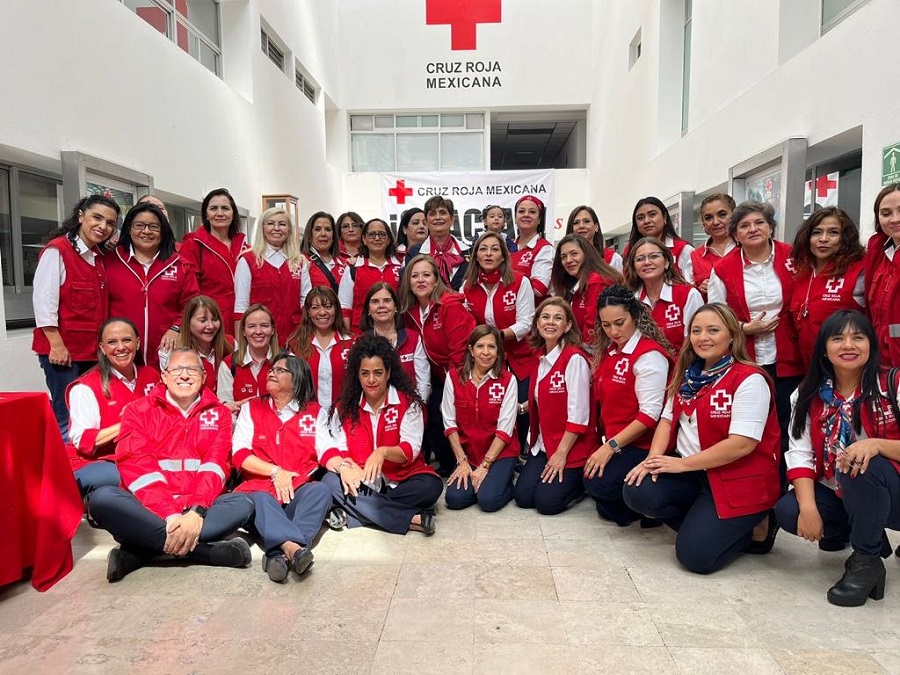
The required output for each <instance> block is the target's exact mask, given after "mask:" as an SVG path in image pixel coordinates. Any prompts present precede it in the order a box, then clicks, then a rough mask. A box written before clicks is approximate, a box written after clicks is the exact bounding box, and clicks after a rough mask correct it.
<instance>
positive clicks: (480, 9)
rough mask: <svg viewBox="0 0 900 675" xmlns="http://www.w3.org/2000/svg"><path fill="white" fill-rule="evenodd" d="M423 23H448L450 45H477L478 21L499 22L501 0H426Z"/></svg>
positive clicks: (467, 47) (457, 48) (465, 48)
mask: <svg viewBox="0 0 900 675" xmlns="http://www.w3.org/2000/svg"><path fill="white" fill-rule="evenodd" d="M425 23H426V24H427V25H429V26H434V25H449V26H450V49H452V50H453V51H468V50H473V49H475V48H476V47H477V42H476V31H477V28H478V24H480V23H500V0H425Z"/></svg>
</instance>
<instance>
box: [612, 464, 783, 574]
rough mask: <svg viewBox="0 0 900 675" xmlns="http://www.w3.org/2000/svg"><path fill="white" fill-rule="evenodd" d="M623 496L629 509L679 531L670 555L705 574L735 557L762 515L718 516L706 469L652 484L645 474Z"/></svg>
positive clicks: (669, 475)
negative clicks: (673, 553)
mask: <svg viewBox="0 0 900 675" xmlns="http://www.w3.org/2000/svg"><path fill="white" fill-rule="evenodd" d="M622 494H623V496H624V497H625V503H626V504H628V506H629V507H630V508H632V509H633V510H635V511H637V512H638V513H641V514H643V515H645V516H647V517H649V518H657V519H659V520H661V521H663V522H664V523H665V524H666V525H668V526H669V527H671V528H672V529H673V530H675V531H676V532H678V536H677V537H676V539H675V556H676V557H677V558H678V562H680V563H681V564H682V565H684V566H685V567H686V568H687V569H688V570H690V571H691V572H696V573H697V574H710V573H712V572H715V571H717V570H720V569H722V568H723V567H725V566H726V565H727V564H728V563H730V562H731V561H732V560H734V559H735V558H737V557H738V556H739V555H740V554H741V552H742V551H743V550H744V549H745V548H747V545H748V544H749V543H750V539H751V537H752V535H753V528H754V527H755V526H756V525H757V524H758V523H760V522H762V520H763V519H764V518H765V517H766V513H767V511H761V512H760V513H754V514H751V515H749V516H737V517H735V518H719V515H718V514H717V513H716V505H715V502H714V501H713V496H712V492H711V491H710V488H709V481H708V480H707V479H706V472H705V471H691V472H689V473H664V474H660V475H659V479H658V480H657V481H656V482H654V481H653V480H651V478H650V476H646V477H645V478H644V480H643V481H642V482H641V484H640V485H626V486H625V488H624V490H623V491H622Z"/></svg>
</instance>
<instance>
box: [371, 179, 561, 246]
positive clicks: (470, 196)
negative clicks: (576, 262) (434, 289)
mask: <svg viewBox="0 0 900 675" xmlns="http://www.w3.org/2000/svg"><path fill="white" fill-rule="evenodd" d="M553 177H554V172H553V170H552V169H548V170H541V171H479V172H458V173H438V172H435V173H407V174H396V173H383V174H381V210H382V215H383V216H384V218H386V219H387V220H388V222H389V223H390V224H391V227H392V228H393V229H394V231H395V232H396V231H397V227H398V225H399V224H400V218H401V217H402V216H403V212H404V211H406V210H407V209H410V208H413V207H415V206H417V207H419V208H422V207H423V206H424V205H425V202H426V201H428V199H429V198H430V197H433V196H435V195H440V196H441V197H444V198H445V199H449V200H451V201H452V202H453V207H454V211H455V213H454V216H455V218H454V223H453V229H452V233H453V236H454V237H456V238H457V239H459V240H460V241H462V242H465V243H466V244H467V245H470V244H472V243H474V242H475V240H476V239H477V238H478V235H480V234H481V231H482V230H483V229H484V228H483V226H482V223H481V211H482V209H484V207H485V206H487V205H488V204H495V205H497V206H502V207H503V208H504V209H507V219H506V220H507V226H508V228H509V229H508V230H507V232H508V234H509V235H510V236H511V237H513V238H515V231H514V229H513V228H514V223H513V218H512V210H513V207H514V206H515V204H516V202H517V201H518V199H519V198H520V197H521V196H522V195H527V194H532V195H535V196H537V197H538V199H540V200H541V201H542V202H544V205H545V206H546V207H547V215H546V218H545V221H544V222H545V224H546V226H547V229H548V230H549V229H552V227H553V222H554V221H553V202H554V194H553V183H554V181H553Z"/></svg>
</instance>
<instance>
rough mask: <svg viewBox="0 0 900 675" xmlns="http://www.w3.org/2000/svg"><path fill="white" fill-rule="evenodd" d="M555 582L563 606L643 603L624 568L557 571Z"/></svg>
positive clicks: (556, 568)
mask: <svg viewBox="0 0 900 675" xmlns="http://www.w3.org/2000/svg"><path fill="white" fill-rule="evenodd" d="M553 579H554V581H555V582H556V593H557V595H558V596H559V599H560V601H562V602H590V601H595V602H610V601H617V602H631V601H636V600H640V599H641V598H640V595H638V592H637V589H636V588H635V586H634V582H633V581H632V580H631V577H630V576H629V575H628V571H627V570H626V569H625V568H624V567H608V568H606V569H586V568H580V567H554V568H553Z"/></svg>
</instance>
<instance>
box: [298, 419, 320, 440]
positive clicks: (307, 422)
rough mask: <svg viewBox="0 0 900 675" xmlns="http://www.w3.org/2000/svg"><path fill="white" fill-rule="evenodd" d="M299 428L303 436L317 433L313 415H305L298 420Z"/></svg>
mask: <svg viewBox="0 0 900 675" xmlns="http://www.w3.org/2000/svg"><path fill="white" fill-rule="evenodd" d="M297 428H298V429H299V430H300V435H301V436H311V435H313V434H315V433H316V418H315V417H313V416H312V415H304V416H303V417H301V418H300V419H299V420H297Z"/></svg>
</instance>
